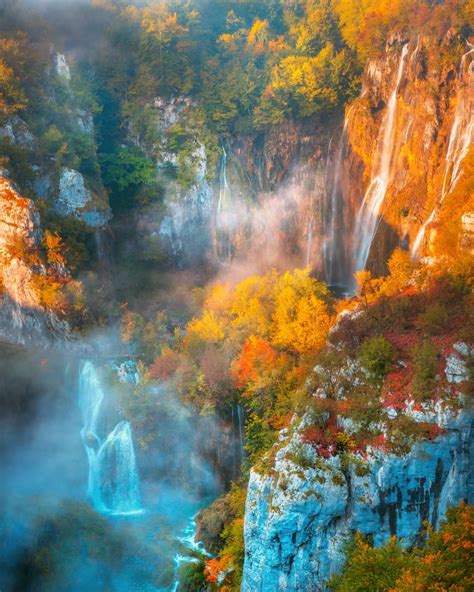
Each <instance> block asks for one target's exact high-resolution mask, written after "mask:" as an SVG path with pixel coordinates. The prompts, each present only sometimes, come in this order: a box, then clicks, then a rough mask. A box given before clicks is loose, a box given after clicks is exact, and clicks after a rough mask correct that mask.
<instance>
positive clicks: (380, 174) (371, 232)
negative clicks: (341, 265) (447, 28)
mask: <svg viewBox="0 0 474 592" xmlns="http://www.w3.org/2000/svg"><path fill="white" fill-rule="evenodd" d="M407 53H408V44H406V45H404V46H403V50H402V54H401V56H400V62H399V65H398V72H397V78H396V83H395V87H394V89H393V91H392V94H391V96H390V99H389V102H388V106H387V111H386V114H385V117H384V121H383V124H382V130H383V133H382V137H381V140H380V141H379V146H378V149H377V153H378V154H379V155H380V156H379V157H378V158H376V159H375V164H374V167H373V169H372V175H371V181H370V183H369V187H368V189H367V191H366V193H365V196H364V200H363V202H362V205H361V207H360V210H359V213H358V215H357V220H356V228H355V235H354V238H355V269H354V271H358V270H361V269H364V268H365V265H366V263H367V259H368V256H369V251H370V247H371V245H372V241H373V239H374V236H375V232H376V230H377V224H378V221H379V214H380V210H381V208H382V205H383V202H384V199H385V195H386V193H387V189H388V185H389V183H390V180H391V177H392V167H391V165H392V158H393V151H394V146H395V133H396V121H397V95H398V91H399V88H400V84H401V82H402V79H403V73H404V70H405V58H406V56H407Z"/></svg>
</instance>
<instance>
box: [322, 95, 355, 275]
mask: <svg viewBox="0 0 474 592" xmlns="http://www.w3.org/2000/svg"><path fill="white" fill-rule="evenodd" d="M352 109H353V107H351V108H350V109H349V111H348V112H347V114H346V117H345V119H344V126H343V128H342V133H341V137H340V139H339V147H338V149H337V154H336V159H335V161H334V163H331V159H329V160H328V166H330V167H331V166H333V174H332V187H331V194H330V198H329V220H328V222H327V225H326V229H325V239H324V243H323V250H324V251H323V252H324V264H325V273H326V281H327V283H328V284H329V285H332V286H335V285H344V284H346V283H348V278H347V275H348V273H347V269H346V268H347V261H346V256H345V255H346V252H345V246H346V240H347V238H346V237H345V236H344V235H343V233H344V211H343V208H344V205H345V203H344V195H343V187H342V167H343V160H344V158H343V156H344V146H345V142H346V133H347V126H348V123H349V116H350V113H351V111H352ZM328 177H329V175H328ZM329 178H330V177H329ZM326 219H327V217H326Z"/></svg>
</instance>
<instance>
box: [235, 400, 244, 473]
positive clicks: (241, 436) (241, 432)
mask: <svg viewBox="0 0 474 592" xmlns="http://www.w3.org/2000/svg"><path fill="white" fill-rule="evenodd" d="M237 418H238V421H239V450H240V462H242V461H243V460H244V411H243V409H242V405H237Z"/></svg>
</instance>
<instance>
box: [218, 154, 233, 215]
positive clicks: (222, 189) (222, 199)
mask: <svg viewBox="0 0 474 592" xmlns="http://www.w3.org/2000/svg"><path fill="white" fill-rule="evenodd" d="M221 147H222V158H221V166H220V170H219V199H218V202H217V225H218V226H221V225H222V224H223V223H224V222H225V221H224V220H222V216H223V213H224V212H225V210H226V209H227V207H228V206H229V197H230V195H229V194H230V191H229V184H228V182H227V152H226V149H225V146H224V144H222V146H221Z"/></svg>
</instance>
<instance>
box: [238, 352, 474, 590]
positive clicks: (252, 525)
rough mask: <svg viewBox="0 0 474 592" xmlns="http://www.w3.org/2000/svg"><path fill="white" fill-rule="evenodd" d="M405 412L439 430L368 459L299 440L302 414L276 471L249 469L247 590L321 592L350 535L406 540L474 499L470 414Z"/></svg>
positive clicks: (456, 365) (452, 375)
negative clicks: (328, 452)
mask: <svg viewBox="0 0 474 592" xmlns="http://www.w3.org/2000/svg"><path fill="white" fill-rule="evenodd" d="M464 349H465V347H464V344H458V346H457V349H456V351H455V352H453V354H452V357H453V359H452V360H451V359H448V360H447V363H446V370H445V372H446V376H447V378H448V381H450V382H458V383H459V382H463V381H464V380H466V377H467V374H466V369H465V366H464V364H463V361H462V360H463V355H462V354H461V355H459V352H460V351H461V350H462V351H463V352H464V353H466V351H464ZM458 350H459V351H458ZM406 412H407V413H411V414H412V416H413V417H415V418H416V420H417V421H429V422H432V423H433V425H437V426H438V427H440V428H441V429H442V434H441V435H440V436H438V437H437V438H435V439H433V440H427V441H424V442H419V443H417V444H415V445H414V446H413V447H412V449H411V450H410V451H409V452H408V453H407V454H405V455H401V456H396V455H394V454H389V453H386V452H384V451H381V450H375V449H372V450H369V451H368V454H367V456H366V457H365V458H364V464H363V465H357V464H355V465H349V466H348V465H347V464H346V463H345V462H344V460H343V458H342V457H341V456H340V455H335V456H331V457H329V458H324V457H323V456H319V455H318V454H317V453H316V451H315V450H314V449H313V448H312V447H311V446H310V445H309V444H305V443H304V442H303V441H302V439H301V436H300V429H301V428H302V427H304V424H305V419H304V418H303V420H302V422H301V423H300V424H299V425H297V426H292V428H291V431H292V434H290V433H289V432H288V430H284V431H282V433H281V435H280V443H278V444H276V445H275V449H276V453H275V461H274V464H273V467H272V469H271V471H270V472H269V473H268V474H259V473H258V472H257V471H255V470H253V471H252V472H251V475H250V480H249V486H248V494H247V502H246V510H245V527H244V535H245V566H244V577H243V583H242V591H243V592H259V591H260V592H263V591H266V590H282V591H283V590H287V591H291V592H300V591H301V592H303V591H308V592H309V591H312V592H314V591H315V590H325V589H326V588H325V582H326V581H327V580H328V579H329V578H330V577H331V575H333V574H334V573H336V572H337V571H338V570H339V569H340V567H341V565H342V563H343V559H344V555H343V547H344V542H345V541H346V540H347V537H348V536H350V533H351V532H354V531H359V532H362V533H364V534H366V535H370V536H371V537H373V541H374V544H376V545H379V544H383V543H385V542H386V541H387V540H388V539H389V538H390V537H391V536H393V535H396V536H397V537H400V538H402V539H403V540H404V541H405V543H406V544H407V545H409V544H412V543H414V542H415V541H416V540H417V538H418V537H419V536H420V531H421V530H422V528H423V523H424V521H429V522H430V523H431V524H432V525H433V526H434V527H436V526H437V525H438V524H439V521H440V519H442V518H443V516H444V515H445V513H446V510H447V508H448V507H449V506H450V505H452V504H456V503H457V502H458V501H459V500H462V499H467V500H469V501H470V502H471V503H472V499H471V497H472V492H473V484H474V482H473V480H474V473H473V469H472V453H473V442H472V424H473V415H472V411H466V410H465V411H462V412H457V411H452V412H447V411H446V410H443V408H442V405H437V406H435V407H433V408H432V409H430V410H428V409H427V410H425V411H424V412H419V411H413V410H407V411H406Z"/></svg>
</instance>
